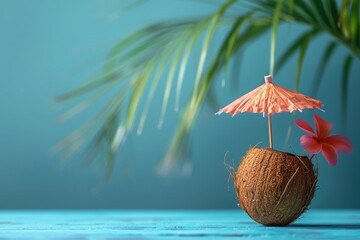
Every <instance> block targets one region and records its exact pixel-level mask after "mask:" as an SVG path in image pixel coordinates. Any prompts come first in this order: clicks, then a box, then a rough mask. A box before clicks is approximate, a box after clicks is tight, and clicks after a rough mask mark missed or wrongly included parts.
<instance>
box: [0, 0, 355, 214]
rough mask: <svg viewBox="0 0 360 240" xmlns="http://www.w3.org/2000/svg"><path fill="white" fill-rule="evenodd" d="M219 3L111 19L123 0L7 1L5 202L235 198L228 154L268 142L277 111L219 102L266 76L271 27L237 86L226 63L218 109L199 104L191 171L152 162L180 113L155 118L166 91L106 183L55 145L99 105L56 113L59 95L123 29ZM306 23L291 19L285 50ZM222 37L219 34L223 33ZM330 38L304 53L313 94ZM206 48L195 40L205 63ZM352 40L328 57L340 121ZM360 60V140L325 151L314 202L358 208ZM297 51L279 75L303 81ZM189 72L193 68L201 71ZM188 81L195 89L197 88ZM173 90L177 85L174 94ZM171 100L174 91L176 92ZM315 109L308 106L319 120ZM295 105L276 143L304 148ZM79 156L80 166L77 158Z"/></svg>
mask: <svg viewBox="0 0 360 240" xmlns="http://www.w3.org/2000/svg"><path fill="white" fill-rule="evenodd" d="M215 9H216V7H215V6H214V5H211V4H209V5H207V4H199V3H195V1H194V2H192V1H175V0H173V1H168V0H167V1H166V0H163V1H161V0H156V1H155V0H154V1H149V3H147V4H145V5H143V6H141V7H139V8H137V9H135V10H132V11H131V12H129V13H127V14H126V15H124V16H121V17H120V18H116V19H113V16H114V13H115V14H116V13H117V12H118V11H119V10H121V1H120V3H119V2H118V1H95V0H93V1H87V0H82V1H80V0H78V1H70V0H68V1H47V0H43V1H41V0H32V1H23V0H11V1H10V0H8V1H6V0H2V1H0V29H1V36H0V82H1V87H0V209H12V208H13V209H15V208H19V209H31V208H40V209H43V208H54V209H64V208H70V209H75V208H81V209H82V208H136V209H143V208H160V209H165V208H179V209H183V208H184V209H185V208H196V209H203V208H204V209H205V208H236V207H237V206H236V200H235V194H234V192H233V190H232V185H231V184H230V191H228V173H227V171H226V169H225V167H224V165H223V158H224V154H225V152H227V151H229V154H228V155H227V157H228V159H227V160H228V162H232V161H233V160H234V162H235V164H237V163H238V161H239V160H240V159H241V156H243V155H244V154H245V152H246V151H247V149H248V148H249V147H250V146H254V145H255V144H257V143H259V142H261V141H262V143H261V145H262V146H267V144H268V143H267V139H268V138H267V121H266V119H264V118H262V117H261V116H260V115H256V114H243V115H240V116H236V117H234V118H231V117H230V116H228V115H221V116H216V117H215V116H214V112H216V111H217V110H218V108H220V107H222V106H224V105H225V104H227V103H229V102H230V101H232V100H233V99H235V98H237V97H239V96H241V95H242V94H244V93H246V92H248V91H250V90H251V89H253V88H255V87H257V86H258V85H259V84H261V83H262V81H263V76H264V75H266V74H267V71H268V62H269V61H268V59H269V45H270V43H269V39H270V35H269V34H265V35H264V36H263V37H261V38H260V39H257V40H256V41H254V42H252V43H251V44H250V45H248V47H247V48H246V51H245V52H244V56H243V62H242V64H241V71H240V75H239V76H238V81H239V88H238V89H230V88H231V85H230V84H228V82H227V83H226V85H225V87H224V88H222V87H221V83H220V81H221V79H222V78H223V77H226V78H227V79H226V80H227V81H229V80H228V78H229V77H227V76H226V75H225V74H224V75H223V76H222V75H221V74H220V76H219V79H218V81H217V82H216V85H215V88H216V92H217V93H218V96H219V99H218V100H219V106H218V107H217V108H213V107H209V106H208V105H205V107H203V108H202V110H201V113H200V114H199V118H198V121H197V123H196V125H195V128H194V135H193V141H192V145H193V149H192V156H193V159H192V160H193V166H192V174H191V175H188V176H182V177H179V176H172V177H167V178H164V177H161V176H158V175H157V174H156V172H155V171H154V170H153V169H154V165H155V164H156V163H157V162H158V160H159V159H161V157H162V156H163V154H164V151H165V150H166V143H168V142H169V139H170V137H171V134H172V133H173V131H174V129H175V127H176V124H177V122H178V116H179V115H178V113H174V112H173V111H171V110H169V111H168V113H167V115H166V119H165V124H164V127H163V128H162V129H160V130H158V129H157V127H156V126H157V122H158V120H159V112H160V111H159V106H160V103H161V100H162V97H161V94H162V93H161V91H159V92H157V97H156V98H155V100H154V103H153V104H152V108H151V111H152V114H150V115H149V117H148V119H149V120H148V122H147V123H146V126H145V129H144V133H143V134H142V135H141V136H137V135H136V134H133V136H131V137H130V138H129V139H128V141H127V142H126V144H125V145H124V148H123V150H122V152H121V155H120V158H119V159H118V163H117V165H116V168H115V171H114V174H113V176H112V178H111V179H110V180H109V182H108V183H107V184H106V185H102V184H101V179H102V176H101V173H100V171H98V169H97V168H96V167H91V168H87V169H83V168H81V165H80V164H78V163H79V161H78V160H76V159H75V160H74V161H72V162H70V163H69V164H67V165H66V166H65V167H63V166H62V165H61V162H60V160H59V159H60V157H59V156H57V155H54V154H53V153H52V152H51V149H52V148H53V146H54V145H55V144H56V143H58V142H59V141H60V140H61V139H62V138H63V137H65V136H66V135H67V134H68V133H70V132H71V130H73V129H75V128H76V127H78V126H80V125H81V124H82V123H83V122H84V121H85V120H86V119H87V118H88V117H90V116H91V115H92V114H94V113H95V108H92V109H90V110H89V111H87V112H85V113H84V114H81V115H79V116H78V117H76V118H74V119H72V120H70V121H68V122H65V123H58V122H56V121H55V119H56V117H58V116H59V115H60V114H61V113H62V112H63V108H62V106H61V105H56V104H53V103H52V102H51V101H52V99H53V98H54V97H55V96H58V95H59V94H62V93H64V92H66V91H68V90H70V89H72V88H74V87H76V86H79V85H80V84H81V83H83V82H84V79H85V77H86V76H88V75H89V74H91V73H92V71H93V70H94V69H96V67H98V66H99V65H100V64H101V63H103V61H104V57H105V55H106V52H107V51H108V50H109V49H110V48H111V46H113V45H114V44H115V43H116V42H117V41H118V40H119V39H121V38H123V37H124V36H126V35H128V34H129V33H131V32H133V31H134V30H136V29H138V28H140V27H142V26H145V25H147V24H149V23H152V22H156V21H158V20H164V19H169V18H177V17H185V16H198V15H206V14H209V13H212V12H213V11H215ZM304 29H305V28H304V27H299V26H296V27H294V26H291V27H290V26H287V25H285V26H282V27H281V28H280V30H279V42H278V45H277V46H278V48H277V53H279V52H281V51H282V50H284V49H285V46H287V44H288V43H289V42H290V41H291V40H292V39H294V38H295V37H296V36H298V35H299V33H301V32H302V31H303V30H304ZM216 39H217V40H215V42H213V44H214V46H217V45H216V43H218V42H219V39H221V32H220V33H219V36H218V37H217V38H216ZM328 40H329V39H328V38H327V37H326V36H321V37H318V38H317V39H316V41H314V42H312V43H311V45H310V46H309V51H308V53H307V55H306V58H305V62H304V67H303V74H302V77H301V84H300V91H301V92H302V93H305V94H310V90H311V86H312V85H311V83H312V80H313V76H314V73H315V72H316V67H317V64H318V62H319V58H320V56H321V54H322V51H323V49H324V47H325V44H324V43H325V42H327V41H328ZM199 53H200V50H199V49H197V50H195V51H194V54H193V59H192V63H193V64H194V65H196V63H197V61H198V57H199ZM347 54H348V51H347V50H346V49H345V48H339V49H337V51H336V54H335V56H334V57H333V58H332V59H331V60H330V61H329V64H328V66H327V70H326V72H325V75H324V80H323V82H322V84H321V88H320V91H319V95H318V96H317V98H318V99H320V100H321V101H322V102H323V103H324V105H325V110H326V112H325V113H321V112H320V113H319V114H320V115H321V116H323V117H324V118H326V119H327V120H329V121H331V122H333V123H334V125H335V128H334V132H341V131H342V129H341V124H340V119H341V115H340V114H341V111H340V107H341V106H340V86H341V85H340V77H341V70H342V64H343V60H344V58H345V56H346V55H347ZM359 67H360V64H359V61H358V60H356V61H355V62H354V65H353V68H352V71H351V74H350V82H349V84H350V88H349V105H348V106H347V107H348V110H349V116H348V118H347V120H346V124H345V125H346V130H347V131H346V133H347V135H348V136H349V138H350V139H351V140H352V141H353V145H354V149H353V152H352V153H351V154H350V155H347V156H345V155H341V156H340V160H339V163H338V165H337V166H336V167H330V166H328V165H327V163H326V161H325V160H324V159H323V158H322V157H321V156H320V157H319V167H320V176H319V183H318V189H317V193H316V195H315V198H314V200H313V202H312V206H313V207H314V208H359V207H360V188H359V183H360V174H359V173H358V171H359V169H360V162H359V159H360V152H359V150H358V147H357V146H358V144H359V142H360V127H359V117H360V109H359V106H358V104H359V103H360V94H359V90H360V83H359V81H358V80H359V76H360V68H359ZM295 72H296V58H293V59H292V60H291V61H290V62H289V64H288V65H286V67H285V68H284V69H283V70H282V71H281V72H279V74H278V75H277V76H276V78H275V79H274V81H275V82H277V83H279V84H280V85H282V86H285V87H288V88H294V82H295V81H294V78H295ZM194 75H195V74H194V72H188V73H187V78H194ZM192 83H193V81H192V80H191V79H190V80H189V81H187V83H186V84H187V85H186V86H185V89H191V88H192V85H191V84H192ZM172 96H174V95H172ZM169 104H170V105H169V106H170V107H169V109H172V108H173V104H174V103H173V101H170V103H169ZM312 114H313V112H312V111H305V112H304V113H301V114H298V115H297V116H301V117H303V118H305V119H307V120H308V121H312ZM289 122H290V115H289V114H285V113H284V114H279V115H277V116H274V118H273V128H274V141H275V147H276V148H278V149H282V150H286V151H292V152H293V151H295V152H297V153H302V152H301V148H300V147H299V143H298V139H299V137H300V136H301V134H302V132H301V131H300V130H298V129H294V130H293V132H292V136H291V141H290V144H289V145H290V146H291V148H289V147H288V148H286V149H285V148H283V145H284V141H285V136H286V131H287V126H288V124H289ZM79 166H80V167H79Z"/></svg>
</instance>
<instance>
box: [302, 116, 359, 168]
mask: <svg viewBox="0 0 360 240" xmlns="http://www.w3.org/2000/svg"><path fill="white" fill-rule="evenodd" d="M314 123H315V127H316V133H315V132H314V130H313V129H312V128H311V126H310V124H309V123H307V122H306V121H305V120H304V119H298V120H296V125H298V127H299V128H301V129H302V130H304V131H305V132H306V133H308V134H309V135H303V136H302V137H301V138H300V144H301V146H302V147H303V148H304V150H305V152H308V153H311V154H312V155H313V156H314V155H315V154H317V153H319V152H322V154H323V156H324V157H325V158H326V160H327V161H328V162H329V165H330V166H335V165H336V163H337V160H338V153H337V152H341V153H350V152H351V150H352V144H351V142H350V140H349V139H347V138H346V137H345V136H344V135H339V134H336V135H330V132H331V130H332V128H333V125H332V124H331V123H330V122H328V121H326V120H324V119H322V118H321V117H320V116H319V115H317V114H315V115H314ZM313 156H312V157H313Z"/></svg>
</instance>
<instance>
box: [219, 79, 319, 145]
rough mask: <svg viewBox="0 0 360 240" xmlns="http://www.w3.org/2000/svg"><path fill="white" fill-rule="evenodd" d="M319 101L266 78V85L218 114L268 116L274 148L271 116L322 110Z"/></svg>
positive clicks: (270, 137)
mask: <svg viewBox="0 0 360 240" xmlns="http://www.w3.org/2000/svg"><path fill="white" fill-rule="evenodd" d="M321 107H322V103H321V102H320V101H319V100H316V99H313V98H310V97H308V96H305V95H304V94H301V93H298V92H294V91H292V90H290V89H287V88H283V87H280V86H278V85H276V84H274V83H273V82H272V77H271V76H270V75H269V76H265V83H264V84H263V85H261V86H260V87H258V88H256V89H254V90H253V91H251V92H249V93H247V94H245V95H244V96H242V97H240V98H238V99H236V100H235V101H233V102H232V103H230V104H229V105H227V106H225V107H224V108H222V109H220V110H219V112H217V114H220V113H223V112H224V113H229V114H231V115H233V116H234V115H235V114H237V113H242V112H252V113H263V114H267V115H268V120H269V139H270V147H271V148H272V128H271V114H273V113H279V112H292V111H294V110H299V111H300V112H301V111H302V110H303V109H306V108H310V109H318V108H319V109H321Z"/></svg>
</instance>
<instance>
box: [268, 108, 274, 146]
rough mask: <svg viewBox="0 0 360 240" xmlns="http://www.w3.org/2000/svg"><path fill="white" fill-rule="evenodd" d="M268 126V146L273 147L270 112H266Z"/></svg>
mask: <svg viewBox="0 0 360 240" xmlns="http://www.w3.org/2000/svg"><path fill="white" fill-rule="evenodd" d="M268 126H269V142H270V148H271V149H272V148H273V139H272V124H271V114H270V113H269V114H268Z"/></svg>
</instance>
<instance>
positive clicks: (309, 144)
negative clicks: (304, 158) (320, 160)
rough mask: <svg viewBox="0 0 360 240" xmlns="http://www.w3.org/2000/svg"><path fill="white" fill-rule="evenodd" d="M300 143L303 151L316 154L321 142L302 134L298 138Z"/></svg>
mask: <svg viewBox="0 0 360 240" xmlns="http://www.w3.org/2000/svg"><path fill="white" fill-rule="evenodd" d="M300 144H301V146H302V147H303V148H304V150H305V152H308V153H311V154H317V153H319V152H320V150H321V144H320V143H318V142H317V141H316V140H315V139H314V138H313V137H310V136H308V135H304V136H302V137H301V138H300Z"/></svg>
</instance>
